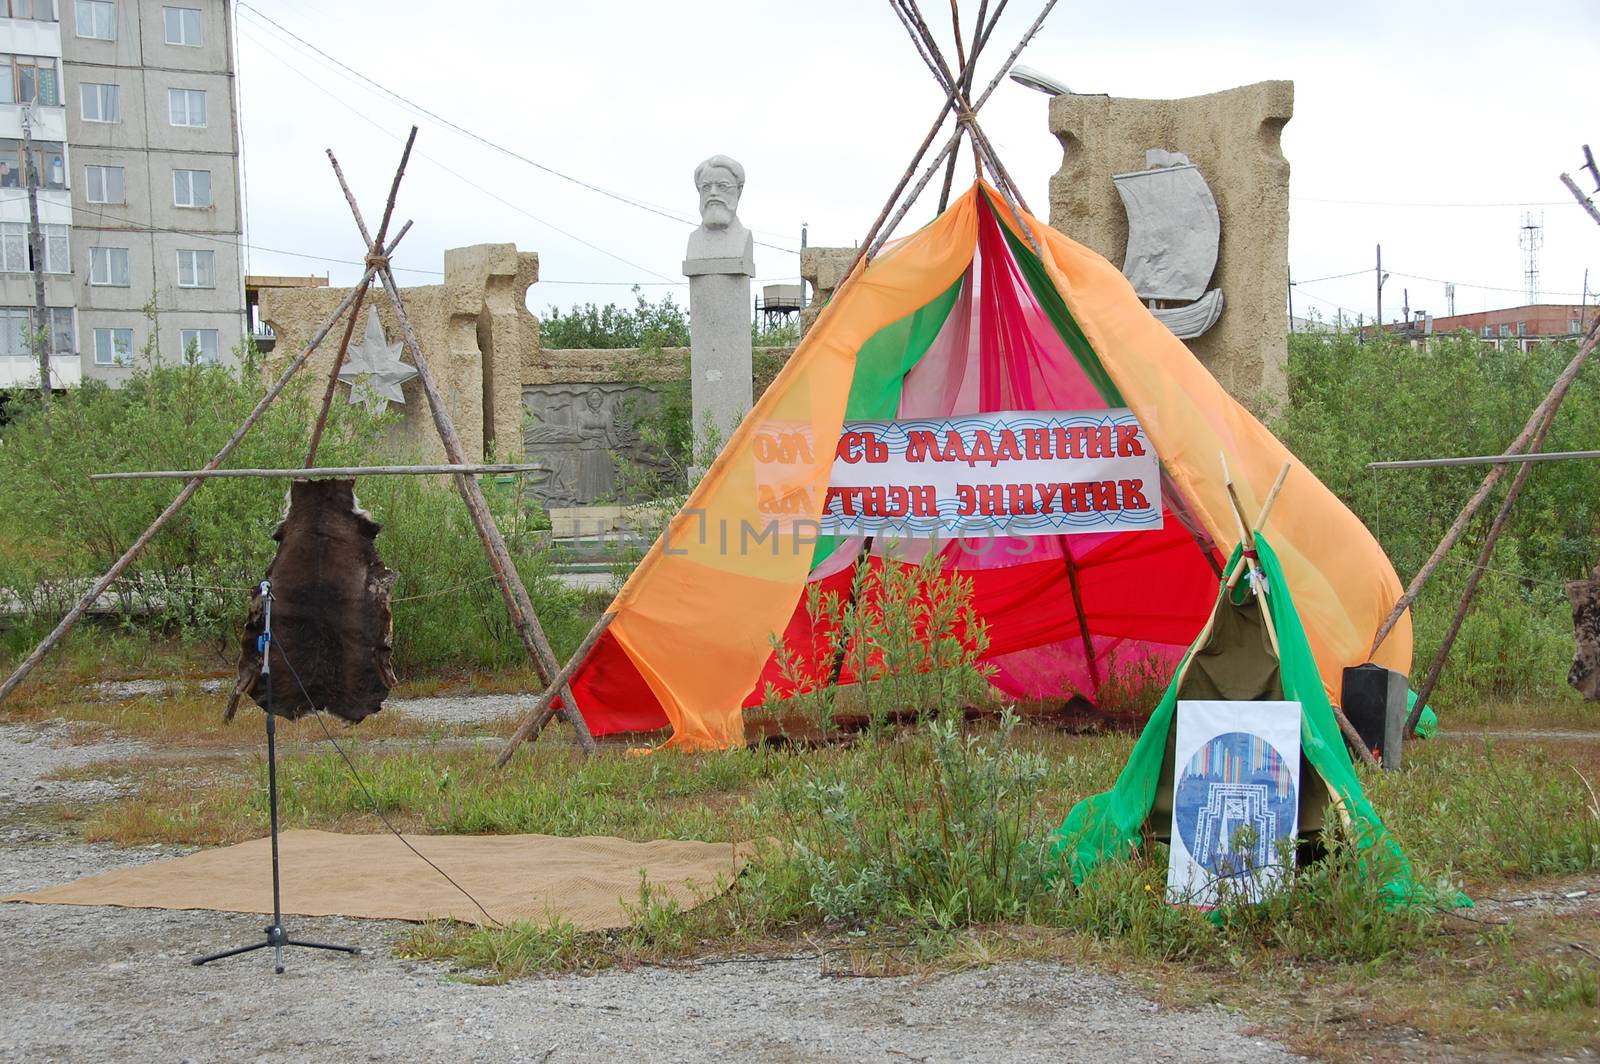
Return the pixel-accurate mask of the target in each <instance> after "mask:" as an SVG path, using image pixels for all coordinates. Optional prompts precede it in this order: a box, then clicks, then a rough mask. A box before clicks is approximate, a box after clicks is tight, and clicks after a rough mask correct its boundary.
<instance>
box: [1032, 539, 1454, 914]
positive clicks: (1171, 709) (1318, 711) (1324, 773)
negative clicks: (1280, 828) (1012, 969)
mask: <svg viewBox="0 0 1600 1064" xmlns="http://www.w3.org/2000/svg"><path fill="white" fill-rule="evenodd" d="M1247 550H1248V551H1249V552H1250V556H1251V557H1252V559H1253V560H1252V565H1253V567H1256V568H1258V571H1259V574H1260V575H1259V578H1258V579H1255V580H1245V581H1240V582H1238V583H1236V584H1230V583H1229V582H1224V583H1223V586H1222V587H1221V588H1220V590H1219V591H1218V594H1217V597H1216V605H1215V607H1214V609H1213V611H1212V615H1211V618H1210V620H1209V621H1208V622H1207V624H1206V627H1205V628H1204V630H1203V631H1202V632H1201V634H1200V635H1199V637H1198V638H1197V639H1196V640H1195V644H1194V646H1193V647H1192V648H1191V649H1190V651H1189V653H1188V654H1187V655H1186V656H1185V658H1184V661H1183V664H1182V665H1181V666H1180V668H1179V669H1178V673H1177V675H1176V676H1174V677H1173V680H1172V683H1171V684H1170V685H1169V686H1168V687H1167V691H1166V694H1165V696H1164V697H1163V698H1162V699H1161V701H1160V703H1159V704H1158V705H1157V706H1156V709H1155V712H1154V713H1153V714H1151V717H1150V720H1149V722H1148V723H1147V724H1146V725H1145V728H1144V731H1143V732H1142V733H1141V734H1140V736H1139V740H1138V742H1136V743H1135V744H1134V748H1133V752H1132V753H1131V754H1130V755H1129V757H1128V763H1127V765H1125V766H1124V767H1123V770H1122V772H1121V774H1119V775H1118V777H1117V782H1116V784H1115V785H1114V786H1113V787H1112V788H1111V790H1109V791H1106V792H1104V793H1102V794H1097V795H1093V796H1092V797H1089V798H1085V799H1084V800H1083V801H1081V802H1079V803H1078V804H1077V805H1075V806H1073V808H1072V810H1071V811H1070V812H1069V813H1068V814H1067V818H1066V820H1065V821H1064V822H1063V823H1062V825H1061V827H1060V828H1059V829H1058V830H1057V832H1056V834H1055V838H1054V842H1053V845H1054V849H1055V853H1056V854H1057V856H1059V857H1061V858H1063V859H1064V860H1065V862H1066V864H1067V866H1068V868H1069V869H1070V870H1071V874H1072V877H1073V879H1074V880H1075V881H1079V882H1081V881H1082V879H1083V877H1084V876H1086V875H1087V874H1088V873H1089V871H1090V870H1091V869H1093V868H1094V867H1095V866H1096V865H1097V864H1099V863H1101V862H1102V861H1104V860H1107V859H1111V858H1116V857H1119V856H1125V855H1127V854H1128V853H1129V852H1130V850H1131V849H1132V848H1133V847H1134V846H1137V845H1138V844H1139V843H1140V842H1142V841H1144V840H1147V839H1157V840H1163V841H1165V840H1166V839H1167V838H1168V836H1169V835H1170V833H1171V830H1172V824H1173V808H1172V807H1173V801H1174V796H1173V768H1174V765H1173V761H1174V725H1175V723H1176V717H1177V712H1178V702H1179V700H1180V699H1200V700H1207V699H1222V700H1226V701H1230V702H1252V701H1277V700H1279V699H1282V700H1285V701H1290V702H1298V703H1299V704H1300V758H1301V762H1302V764H1301V769H1300V775H1299V778H1300V781H1301V783H1300V789H1299V794H1298V796H1297V797H1298V805H1299V810H1298V814H1299V815H1298V821H1297V822H1298V825H1299V839H1300V843H1301V847H1302V851H1303V852H1305V853H1306V856H1312V855H1314V854H1315V852H1316V851H1317V849H1318V848H1319V843H1320V839H1319V838H1318V836H1319V834H1320V832H1321V831H1322V830H1323V829H1324V828H1325V827H1326V826H1330V825H1331V824H1332V823H1333V822H1335V821H1338V822H1340V823H1341V824H1342V826H1343V828H1344V829H1345V831H1346V832H1347V834H1348V836H1349V837H1350V838H1351V839H1353V840H1354V842H1355V844H1356V846H1357V847H1358V848H1359V849H1360V850H1362V851H1363V852H1365V853H1370V854H1374V855H1377V856H1379V857H1380V858H1381V859H1380V860H1378V861H1376V862H1371V863H1370V865H1369V867H1372V868H1374V869H1376V870H1380V873H1381V874H1384V875H1387V876H1388V877H1389V878H1388V880H1387V881H1386V883H1385V889H1386V890H1387V891H1388V893H1389V894H1390V895H1391V896H1392V897H1393V898H1394V899H1395V900H1397V901H1404V900H1406V899H1409V898H1412V897H1413V896H1414V895H1415V887H1414V885H1413V884H1412V882H1411V872H1410V866H1409V864H1408V863H1407V861H1406V859H1405V855H1404V854H1403V853H1402V852H1401V850H1400V847H1399V845H1398V844H1397V843H1396V842H1395V841H1394V840H1393V839H1392V838H1391V837H1390V836H1389V835H1388V834H1387V832H1386V831H1385V830H1384V826H1383V822H1382V821H1381V820H1380V819H1379V817H1378V814H1377V812H1376V811H1375V810H1374V809H1373V807H1372V803H1371V802H1369V801H1368V800H1367V798H1366V795H1365V794H1364V793H1363V792H1362V789H1361V779H1360V777H1359V776H1357V774H1356V772H1355V767H1354V766H1353V765H1352V764H1351V762H1350V753H1349V751H1348V750H1347V749H1346V747H1345V743H1344V741H1343V739H1342V738H1341V737H1340V735H1339V726H1338V724H1337V723H1336V722H1335V720H1334V715H1333V710H1332V708H1331V707H1330V705H1329V702H1328V696H1327V693H1326V691H1324V689H1323V685H1324V680H1323V677H1322V675H1321V674H1320V673H1319V671H1318V668H1317V662H1316V661H1315V660H1314V657H1313V654H1312V651H1311V648H1310V646H1309V645H1308V643H1307V638H1306V637H1307V633H1306V631H1305V629H1304V628H1303V627H1302V625H1301V622H1300V616H1299V614H1298V612H1297V610H1296V608H1295V605H1296V601H1295V596H1294V595H1293V594H1291V591H1290V587H1291V583H1290V581H1288V580H1286V579H1285V575H1284V566H1283V564H1282V563H1281V562H1280V560H1279V558H1278V555H1277V553H1276V552H1275V551H1273V549H1272V547H1271V545H1270V544H1269V543H1268V542H1267V538H1266V537H1265V536H1264V535H1262V534H1260V533H1259V532H1256V533H1253V534H1251V536H1250V538H1249V539H1248V540H1247V542H1246V543H1244V544H1241V545H1240V547H1239V548H1238V549H1237V550H1235V552H1234V554H1233V556H1232V558H1231V559H1230V560H1229V563H1228V572H1229V573H1230V574H1232V573H1234V572H1235V570H1236V569H1237V568H1239V567H1242V566H1243V565H1244V564H1245V561H1246V557H1245V553H1244V552H1245V551H1247ZM1268 603H1270V606H1269V605H1267V604H1268ZM1462 901H1463V903H1464V902H1465V899H1462Z"/></svg>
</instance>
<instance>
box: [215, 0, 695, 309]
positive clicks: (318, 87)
mask: <svg viewBox="0 0 1600 1064" xmlns="http://www.w3.org/2000/svg"><path fill="white" fill-rule="evenodd" d="M241 6H242V5H241ZM256 47H258V48H260V49H261V50H262V51H263V52H265V53H266V54H267V55H269V56H271V57H272V58H273V59H276V60H277V61H278V62H279V63H280V64H282V65H283V66H284V67H285V68H286V69H288V70H290V71H292V72H293V73H295V74H296V75H298V76H299V77H301V78H303V79H304V80H305V81H306V82H307V83H308V84H310V85H311V86H312V87H313V88H315V89H316V90H317V91H319V92H321V93H323V94H324V95H326V96H327V97H328V98H329V99H331V100H333V101H334V102H336V103H338V104H339V106H341V107H343V108H345V109H346V110H348V111H349V112H351V113H352V114H354V115H355V116H356V117H357V118H359V119H361V120H362V121H363V122H366V123H367V124H368V125H370V126H372V127H373V128H374V129H376V130H377V131H378V132H380V133H382V134H383V135H384V136H386V137H389V138H391V139H393V140H400V139H401V138H400V137H397V136H395V134H394V133H392V132H391V131H389V130H388V129H385V128H384V127H383V125H382V124H381V123H379V122H377V121H376V120H374V119H373V118H372V117H371V116H370V115H367V114H363V113H362V112H361V111H360V110H359V109H357V108H355V107H352V106H351V105H350V104H349V103H347V102H346V101H344V100H341V99H339V97H338V96H336V95H335V94H333V93H331V92H329V91H328V90H327V89H326V88H325V87H324V86H322V85H319V84H317V82H316V81H315V80H313V79H312V78H311V77H310V76H309V75H308V74H306V73H305V71H303V70H301V69H300V68H299V67H297V66H295V65H294V64H293V63H291V62H289V61H288V60H287V59H285V58H284V57H283V56H281V55H279V54H278V53H277V52H275V51H273V50H272V49H271V48H268V47H266V45H264V44H262V43H261V41H260V40H259V39H258V40H256ZM414 154H416V155H418V156H420V157H421V158H423V159H426V160H427V161H428V162H430V163H432V164H433V165H434V166H437V167H438V168H439V169H441V170H443V171H444V172H445V173H447V174H449V175H450V176H451V177H454V178H455V179H456V180H457V181H460V182H461V183H463V184H465V185H468V186H469V187H471V188H475V189H477V190H478V191H479V192H482V193H483V194H484V195H485V196H488V197H489V198H490V199H493V200H495V201H496V202H498V203H501V204H504V205H505V206H507V207H509V208H510V209H511V210H514V211H516V212H517V213H518V214H522V215H525V216H527V217H528V218H531V219H533V220H534V221H536V222H538V223H539V224H540V225H542V226H544V227H545V228H547V229H550V230H552V231H554V232H557V233H560V234H561V235H562V236H564V237H566V238H567V239H569V240H575V241H577V242H578V243H580V244H582V245H583V246H584V247H586V248H589V249H590V250H593V251H598V252H599V253H600V254H602V255H604V256H606V257H607V258H612V259H616V260H617V261H618V262H620V263H622V264H623V265H624V266H628V267H631V268H633V269H635V270H639V271H641V272H643V273H648V274H650V275H651V276H652V277H658V278H660V279H661V280H662V281H665V282H668V283H676V282H673V281H672V280H671V278H669V277H667V276H666V275H665V274H663V273H659V272H657V271H655V270H652V269H650V267H648V266H643V265H640V264H639V263H637V262H634V261H632V260H630V259H625V258H623V257H622V256H621V255H618V254H617V253H616V252H614V251H608V250H606V249H605V248H603V247H601V246H600V245H599V244H595V243H592V242H591V241H588V240H585V239H584V238H583V237H581V236H578V235H577V234H576V233H573V232H569V231H568V230H566V229H563V228H561V227H560V226H559V225H556V224H554V223H552V222H548V221H546V220H545V219H543V218H541V217H539V216H538V215H536V214H534V213H533V212H532V211H530V210H528V209H527V208H525V207H522V206H521V205H519V204H516V203H513V202H511V201H510V200H508V199H506V198H505V197H504V196H501V195H499V194H497V193H495V192H493V191H491V190H489V189H487V188H485V187H484V186H482V185H480V184H478V183H477V182H476V181H473V180H472V179H471V178H469V177H467V176H466V175H465V174H462V173H459V172H457V171H456V170H452V169H451V168H450V167H448V166H446V165H445V164H444V163H442V162H440V161H439V160H438V159H436V158H434V157H433V156H431V155H429V154H427V153H426V152H421V151H418V152H415V153H414Z"/></svg>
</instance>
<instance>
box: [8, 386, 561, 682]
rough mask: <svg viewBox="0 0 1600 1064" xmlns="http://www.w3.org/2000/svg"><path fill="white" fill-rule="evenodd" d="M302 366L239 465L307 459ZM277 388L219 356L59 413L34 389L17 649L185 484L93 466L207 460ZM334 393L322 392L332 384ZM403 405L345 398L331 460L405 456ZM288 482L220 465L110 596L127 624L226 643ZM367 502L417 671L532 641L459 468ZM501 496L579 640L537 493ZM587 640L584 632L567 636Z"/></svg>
mask: <svg viewBox="0 0 1600 1064" xmlns="http://www.w3.org/2000/svg"><path fill="white" fill-rule="evenodd" d="M310 391H312V389H311V388H309V386H308V383H307V380H306V379H305V378H302V379H301V380H300V381H297V382H295V384H293V385H291V387H290V388H289V389H288V390H287V391H285V393H284V394H283V395H281V396H280V397H279V398H278V399H277V401H276V402H274V404H273V405H272V406H271V407H270V408H269V409H268V411H267V412H266V414H265V415H263V416H262V418H261V419H260V420H259V421H258V422H257V423H256V424H255V426H254V428H252V430H251V431H250V433H249V434H248V435H246V436H245V437H244V440H243V442H242V443H241V444H240V445H239V447H238V448H237V449H236V450H235V451H234V453H233V455H232V457H231V458H230V460H229V463H228V464H229V465H230V466H264V467H294V466H298V465H300V464H301V463H302V462H303V461H304V452H305V444H306V439H307V437H308V435H309V429H310V424H311V420H312V418H314V417H315V404H314V403H312V402H311V401H309V396H308V393H309V392H310ZM261 393H262V388H261V385H260V384H259V382H258V381H256V380H253V379H241V378H239V377H238V376H235V375H234V374H233V373H232V372H230V371H228V370H226V369H223V368H221V367H217V366H204V365H193V364H190V365H181V366H160V367H156V368H152V369H144V370H141V371H139V372H138V373H136V374H135V375H134V376H133V377H132V379H131V380H130V381H129V382H128V384H127V386H126V387H124V388H122V389H120V390H112V389H110V388H108V387H106V386H105V385H103V384H100V383H98V382H90V383H87V384H85V385H84V386H83V387H81V388H77V389H73V390H71V391H69V392H67V393H66V394H64V395H62V396H59V397H57V398H56V399H55V401H53V402H52V403H51V404H50V409H49V411H48V413H46V412H44V411H42V410H41V409H40V408H39V406H38V404H37V403H36V402H34V401H31V400H30V399H29V398H28V397H19V398H18V399H16V400H15V401H13V402H12V404H11V405H10V407H9V414H10V415H11V421H10V423H9V424H8V425H6V427H5V429H4V432H3V436H0V453H3V454H4V456H5V457H4V461H3V462H0V493H3V495H4V497H5V498H6V499H7V500H8V505H7V506H6V507H4V508H0V596H3V597H7V598H10V599H12V600H13V601H15V602H16V603H17V604H18V605H19V606H20V607H21V610H22V614H23V617H22V619H21V623H20V624H18V625H16V626H14V628H13V631H12V634H11V636H10V637H9V638H8V640H7V650H8V651H9V652H11V653H20V652H22V651H23V650H24V649H25V648H26V647H28V646H29V645H30V644H31V642H32V641H33V639H34V638H35V637H37V636H38V635H40V634H42V631H44V630H47V629H48V626H50V625H53V624H54V622H55V619H56V618H57V617H58V616H59V615H60V614H61V613H63V612H65V610H66V609H67V607H68V606H69V605H70V604H71V603H72V602H73V601H74V600H76V598H77V597H78V596H79V595H80V594H81V593H82V591H83V588H84V587H85V586H86V584H87V582H88V581H89V580H91V579H93V578H94V577H96V576H98V575H99V574H101V573H103V572H105V571H106V570H107V569H109V568H110V566H111V564H112V563H113V562H114V561H115V560H116V558H117V557H118V556H120V555H121V553H122V552H123V550H124V549H125V548H126V547H127V546H128V545H129V544H131V543H132V542H133V541H134V539H135V538H136V537H137V536H138V535H139V534H140V533H141V532H143V531H144V529H145V528H146V527H147V526H148V525H149V524H150V522H151V521H152V520H153V519H154V518H155V516H156V515H157V514H158V513H159V512H160V511H161V510H162V509H163V508H164V507H165V506H166V505H167V503H168V502H170V501H171V499H172V498H173V497H174V496H175V495H176V494H177V493H178V490H179V486H178V485H177V484H176V483H174V482H173V481H170V480H139V481H117V482H98V483H96V482H91V481H90V480H89V478H88V475H89V474H90V473H91V472H101V471H107V472H109V471H118V470H137V469H194V468H199V467H200V466H202V465H204V464H205V463H206V462H207V461H209V460H210V458H211V457H212V455H214V454H215V453H216V451H217V449H218V448H219V447H220V446H221V445H222V443H223V441H225V440H226V439H228V437H229V436H230V435H231V434H232V433H233V431H234V430H235V429H236V428H237V427H238V425H239V424H240V423H241V422H242V421H243V420H244V418H245V416H246V414H248V413H249V411H250V410H251V408H252V407H254V405H255V404H256V402H257V400H258V399H259V398H260V396H261ZM317 398H318V399H320V395H318V396H317ZM394 420H395V416H394V415H393V414H390V415H387V416H384V417H371V416H368V415H367V414H366V413H365V411H364V410H363V409H362V408H360V407H352V406H349V405H347V404H344V403H335V404H334V405H333V407H332V409H331V411H330V417H329V423H328V428H327V431H326V434H325V435H324V437H323V442H322V446H321V449H320V451H319V454H318V461H319V462H320V463H322V464H324V465H361V464H370V463H373V462H377V461H386V462H393V461H405V460H407V458H406V456H404V455H396V454H395V452H394V450H393V449H392V448H389V447H386V446H385V430H386V429H387V428H388V427H389V426H391V425H392V424H393V422H394ZM287 491H288V485H287V483H286V482H285V481H282V480H264V479H214V480H211V481H209V482H208V483H207V484H206V485H205V486H204V487H203V488H202V489H201V490H200V491H199V492H197V493H196V494H195V495H194V497H193V499H191V500H190V502H189V503H188V505H187V506H185V507H184V509H183V510H182V511H180V512H179V513H178V514H177V515H176V516H175V517H174V518H172V520H171V521H169V522H168V523H167V525H166V526H165V527H164V528H163V529H162V531H161V532H160V533H159V534H158V535H157V536H156V537H155V538H154V539H153V540H152V541H151V542H150V544H149V546H148V547H147V548H146V549H145V551H144V552H143V553H142V554H141V555H140V556H139V558H138V559H137V560H136V561H135V562H134V563H133V564H132V566H130V568H129V569H128V570H127V572H126V574H125V576H124V578H123V579H122V580H121V581H119V583H118V584H116V585H115V586H114V588H113V591H112V592H111V593H109V594H108V595H107V596H106V597H105V598H103V599H102V604H104V605H109V606H110V607H111V608H112V610H113V612H114V620H115V622H116V623H117V624H119V625H120V626H122V627H126V628H129V629H138V630H142V631H161V632H167V633H172V634H175V635H177V636H178V637H180V638H181V639H183V640H185V641H186V642H190V643H195V644H199V645H209V646H211V647H213V648H215V649H216V650H217V651H218V652H219V653H220V654H221V655H222V656H223V657H224V658H231V657H232V656H233V655H234V654H235V653H236V651H237V644H236V642H235V641H236V640H237V638H238V633H239V631H240V629H241V627H242V625H243V621H244V615H245V611H246V610H247V608H248V605H249V593H250V590H251V589H252V588H253V587H254V586H255V584H256V582H257V581H259V580H260V579H261V575H262V574H263V573H264V572H265V570H266V567H267V564H268V563H269V562H270V561H271V559H272V556H273V553H274V552H275V550H276V547H277V544H276V543H275V542H274V541H273V539H272V538H271V534H272V531H273V529H274V528H275V527H276V525H277V523H278V522H279V521H280V520H281V518H282V514H283V511H284V507H285V504H286V499H287ZM358 491H359V495H360V501H361V504H362V505H363V506H364V507H365V508H366V509H367V510H368V511H369V512H370V513H371V514H372V515H373V517H374V518H375V519H376V520H377V521H378V522H379V523H381V524H382V525H383V526H384V531H383V532H382V533H381V534H380V536H379V538H378V550H379V553H380V555H381V556H382V557H383V558H384V560H385V562H386V563H387V564H389V565H390V566H391V567H392V568H393V569H395V570H396V571H397V572H398V573H399V574H400V580H399V582H398V583H397V585H396V589H395V608H394V620H395V642H396V647H395V663H396V666H397V668H400V669H416V668H433V667H438V666H441V665H469V666H497V665H504V664H508V663H510V662H511V661H514V660H516V659H517V658H518V657H519V656H520V655H521V653H522V651H521V648H520V646H519V645H518V643H517V641H516V639H515V633H514V632H512V630H511V628H510V624H509V621H508V620H507V619H506V616H505V609H504V606H503V605H501V604H500V596H499V592H498V590H497V588H496V587H495V585H494V584H493V583H492V582H491V581H490V579H489V576H490V571H489V567H488V562H487V560H486V559H485V558H484V557H483V551H482V549H481V548H480V547H479V545H478V539H477V535H476V532H475V531H474V530H473V528H472V526H471V523H470V520H469V519H468V517H467V514H466V511H465V507H464V506H463V505H462V503H461V500H460V498H459V496H458V495H457V494H456V492H455V491H454V490H453V488H452V487H451V486H450V485H449V484H448V482H447V481H445V480H444V478H424V477H371V478H367V479H365V480H363V481H362V482H361V484H360V485H358ZM492 507H493V509H494V511H495V513H496V517H497V519H498V520H499V521H500V523H501V527H502V530H503V531H504V532H505V533H506V537H507V541H508V545H509V546H510V547H511V549H512V552H513V556H514V558H515V560H516V562H517V566H518V569H519V571H521V572H522V574H523V577H524V580H525V581H526V582H527V583H528V585H529V587H528V590H529V594H530V595H531V596H532V597H533V600H534V603H535V606H536V608H538V609H539V611H540V614H541V616H542V617H544V618H546V620H547V621H552V622H554V623H553V624H552V627H554V628H556V629H557V630H558V631H559V632H560V633H561V635H562V638H563V640H566V639H570V640H571V641H575V640H576V638H577V637H578V634H577V632H576V629H577V628H579V627H581V625H582V622H581V620H580V619H578V618H577V616H576V615H577V605H578V600H577V598H576V596H575V595H574V594H573V593H571V592H568V591H566V590H565V589H564V588H562V587H560V586H559V585H558V584H557V583H556V582H555V581H554V580H553V579H552V578H551V577H550V576H549V573H548V569H547V566H546V565H545V562H544V559H543V556H542V554H541V553H540V552H539V551H538V550H537V549H535V537H534V536H533V535H532V530H531V529H532V525H533V523H534V519H535V514H534V513H533V512H532V511H531V510H530V508H529V504H526V503H524V502H523V501H522V500H521V499H520V498H510V499H506V498H500V497H495V498H493V500H492ZM563 645H570V643H563Z"/></svg>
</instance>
